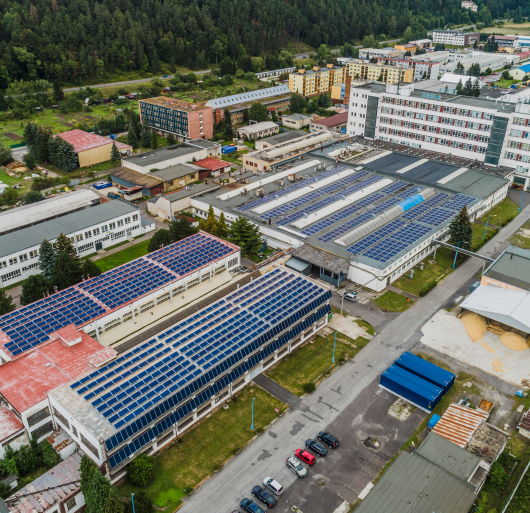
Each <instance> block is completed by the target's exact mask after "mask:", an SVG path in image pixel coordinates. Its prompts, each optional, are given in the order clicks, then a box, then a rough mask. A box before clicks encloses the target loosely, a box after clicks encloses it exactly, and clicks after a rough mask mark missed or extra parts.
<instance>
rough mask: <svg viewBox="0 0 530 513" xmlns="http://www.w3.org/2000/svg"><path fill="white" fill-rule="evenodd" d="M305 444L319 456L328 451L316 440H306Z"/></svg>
mask: <svg viewBox="0 0 530 513" xmlns="http://www.w3.org/2000/svg"><path fill="white" fill-rule="evenodd" d="M305 446H306V447H307V448H308V449H311V450H312V451H314V452H316V453H317V454H318V455H319V456H325V455H326V454H327V453H328V450H327V449H326V448H325V447H324V446H323V445H322V444H321V443H318V442H317V441H316V440H306V442H305Z"/></svg>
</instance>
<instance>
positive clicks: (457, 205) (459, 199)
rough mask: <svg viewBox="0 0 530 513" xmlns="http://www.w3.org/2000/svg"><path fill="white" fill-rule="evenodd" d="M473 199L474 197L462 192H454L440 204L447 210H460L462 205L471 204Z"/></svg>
mask: <svg viewBox="0 0 530 513" xmlns="http://www.w3.org/2000/svg"><path fill="white" fill-rule="evenodd" d="M474 201H475V198H472V197H471V196H466V195H464V194H455V195H454V196H453V197H452V198H451V199H450V200H449V201H448V202H447V203H444V204H443V205H442V206H443V207H444V208H448V209H449V210H455V211H458V210H462V208H463V207H465V206H466V207H467V206H468V205H471V203H473V202H474Z"/></svg>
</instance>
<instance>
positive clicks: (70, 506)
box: [66, 497, 76, 511]
mask: <svg viewBox="0 0 530 513" xmlns="http://www.w3.org/2000/svg"><path fill="white" fill-rule="evenodd" d="M75 507H76V502H75V497H72V498H71V499H70V500H69V501H68V502H67V503H66V511H70V510H72V509H74V508H75Z"/></svg>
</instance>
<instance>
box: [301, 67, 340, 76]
mask: <svg viewBox="0 0 530 513" xmlns="http://www.w3.org/2000/svg"><path fill="white" fill-rule="evenodd" d="M316 67H318V66H316ZM300 69H302V68H300ZM338 69H344V68H343V67H342V66H331V67H329V68H328V67H327V66H326V67H321V68H319V69H305V70H304V72H303V73H300V72H299V71H294V72H293V73H290V74H291V75H318V74H319V73H324V72H325V71H334V70H338Z"/></svg>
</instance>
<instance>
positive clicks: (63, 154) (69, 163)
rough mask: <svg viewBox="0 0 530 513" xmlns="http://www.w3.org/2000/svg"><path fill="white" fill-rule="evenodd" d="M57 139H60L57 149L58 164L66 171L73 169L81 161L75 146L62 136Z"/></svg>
mask: <svg viewBox="0 0 530 513" xmlns="http://www.w3.org/2000/svg"><path fill="white" fill-rule="evenodd" d="M56 139H58V141H57V150H56V155H57V157H56V159H57V166H58V167H60V168H61V169H62V170H63V171H66V172H68V171H73V170H74V169H75V168H76V167H77V166H78V163H79V161H78V159H77V153H76V152H75V150H74V147H73V146H72V145H71V144H70V143H69V142H66V141H65V140H63V139H62V138H61V137H56Z"/></svg>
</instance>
